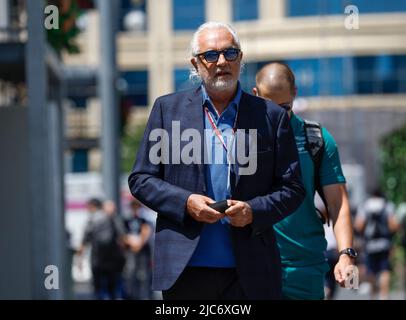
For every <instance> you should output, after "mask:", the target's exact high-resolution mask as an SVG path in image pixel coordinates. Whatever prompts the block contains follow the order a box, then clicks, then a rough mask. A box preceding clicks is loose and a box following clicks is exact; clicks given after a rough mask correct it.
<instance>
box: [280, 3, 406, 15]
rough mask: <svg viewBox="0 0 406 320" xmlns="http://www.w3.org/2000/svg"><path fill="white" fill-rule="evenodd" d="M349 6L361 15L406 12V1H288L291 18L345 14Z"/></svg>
mask: <svg viewBox="0 0 406 320" xmlns="http://www.w3.org/2000/svg"><path fill="white" fill-rule="evenodd" d="M348 5H355V6H357V7H358V10H359V13H360V14H363V13H386V12H400V11H406V1H399V0H385V1H382V0H345V1H343V0H329V1H325V0H306V1H303V0H287V1H286V10H287V15H288V16H291V17H295V16H314V15H328V14H344V10H345V7H346V6H348Z"/></svg>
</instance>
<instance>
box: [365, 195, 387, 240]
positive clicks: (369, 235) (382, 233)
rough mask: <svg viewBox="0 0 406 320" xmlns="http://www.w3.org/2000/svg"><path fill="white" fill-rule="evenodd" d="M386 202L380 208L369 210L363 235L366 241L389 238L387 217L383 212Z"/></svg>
mask: <svg viewBox="0 0 406 320" xmlns="http://www.w3.org/2000/svg"><path fill="white" fill-rule="evenodd" d="M385 209H386V202H385V204H384V206H383V208H382V210H378V211H373V212H369V214H368V215H367V219H366V225H365V231H364V237H365V239H366V240H367V241H371V240H377V239H383V238H384V239H391V238H392V233H391V232H390V230H389V225H388V217H387V215H386V214H385Z"/></svg>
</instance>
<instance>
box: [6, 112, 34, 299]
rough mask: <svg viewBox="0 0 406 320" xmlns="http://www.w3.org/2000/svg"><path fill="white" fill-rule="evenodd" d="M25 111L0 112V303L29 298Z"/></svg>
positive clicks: (29, 251)
mask: <svg viewBox="0 0 406 320" xmlns="http://www.w3.org/2000/svg"><path fill="white" fill-rule="evenodd" d="M27 136H28V121H27V109H26V108H0V150H1V151H0V299H29V298H30V297H31V291H32V287H31V264H32V257H31V253H32V251H31V221H30V207H29V185H28V184H27V177H28V176H29V173H28V166H27V159H28V158H29V155H28V145H27Z"/></svg>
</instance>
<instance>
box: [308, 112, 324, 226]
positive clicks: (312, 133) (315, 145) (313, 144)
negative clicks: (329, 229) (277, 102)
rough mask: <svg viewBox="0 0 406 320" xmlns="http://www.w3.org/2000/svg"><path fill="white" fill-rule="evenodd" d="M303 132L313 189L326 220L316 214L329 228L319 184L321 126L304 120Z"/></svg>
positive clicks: (321, 215)
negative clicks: (321, 205) (321, 204)
mask: <svg viewBox="0 0 406 320" xmlns="http://www.w3.org/2000/svg"><path fill="white" fill-rule="evenodd" d="M304 131H305V138H306V144H305V149H306V151H307V152H308V153H309V154H310V157H311V158H312V160H313V164H314V186H315V188H314V189H315V191H317V193H318V194H319V196H320V198H321V200H322V201H323V204H324V206H325V208H326V215H327V219H326V217H325V216H324V215H323V214H322V213H321V212H320V210H319V209H317V208H316V213H317V215H318V217H319V218H320V220H321V221H322V223H323V224H325V223H327V225H328V226H330V215H329V212H328V207H327V201H326V197H325V196H324V192H323V188H322V186H321V183H320V166H321V161H322V158H323V154H324V139H323V134H322V130H321V125H320V123H318V122H315V121H310V120H304Z"/></svg>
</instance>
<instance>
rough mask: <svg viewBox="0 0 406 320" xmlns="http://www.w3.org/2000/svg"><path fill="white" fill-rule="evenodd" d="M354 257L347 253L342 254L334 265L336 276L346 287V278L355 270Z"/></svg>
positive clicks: (342, 285) (340, 283) (341, 284)
mask: <svg viewBox="0 0 406 320" xmlns="http://www.w3.org/2000/svg"><path fill="white" fill-rule="evenodd" d="M354 267H355V266H354V259H353V258H351V257H350V256H348V255H347V254H342V255H340V258H339V259H338V262H337V264H336V266H335V267H334V276H335V278H336V281H337V282H338V283H339V285H340V286H341V287H343V288H344V287H345V280H346V279H347V278H348V277H349V276H350V275H351V273H352V272H354Z"/></svg>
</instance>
